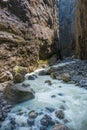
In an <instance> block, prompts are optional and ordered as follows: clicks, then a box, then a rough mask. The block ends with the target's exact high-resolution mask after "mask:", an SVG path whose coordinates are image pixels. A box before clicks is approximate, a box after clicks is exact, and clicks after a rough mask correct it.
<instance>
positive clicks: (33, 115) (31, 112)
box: [28, 110, 38, 119]
mask: <svg viewBox="0 0 87 130" xmlns="http://www.w3.org/2000/svg"><path fill="white" fill-rule="evenodd" d="M28 115H29V118H31V119H34V118H36V117H37V115H38V114H37V113H36V112H35V111H34V110H31V111H30V112H29V113H28Z"/></svg>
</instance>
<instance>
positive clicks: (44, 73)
mask: <svg viewBox="0 0 87 130" xmlns="http://www.w3.org/2000/svg"><path fill="white" fill-rule="evenodd" d="M39 75H40V76H44V75H49V73H48V72H47V71H46V70H41V71H40V72H39Z"/></svg>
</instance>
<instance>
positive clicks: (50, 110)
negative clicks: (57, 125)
mask: <svg viewBox="0 0 87 130" xmlns="http://www.w3.org/2000/svg"><path fill="white" fill-rule="evenodd" d="M46 110H48V111H49V112H54V110H55V109H54V108H51V107H46Z"/></svg>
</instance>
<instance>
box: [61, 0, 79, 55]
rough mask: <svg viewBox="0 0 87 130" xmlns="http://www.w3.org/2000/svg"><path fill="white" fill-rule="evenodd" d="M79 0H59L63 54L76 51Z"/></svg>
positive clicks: (70, 53) (71, 53)
mask: <svg viewBox="0 0 87 130" xmlns="http://www.w3.org/2000/svg"><path fill="white" fill-rule="evenodd" d="M76 7H77V0H60V1H59V30H60V44H61V48H62V54H63V56H72V55H73V54H74V53H75V32H76V30H75V16H76Z"/></svg>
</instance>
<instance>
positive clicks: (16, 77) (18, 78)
mask: <svg viewBox="0 0 87 130" xmlns="http://www.w3.org/2000/svg"><path fill="white" fill-rule="evenodd" d="M24 79H25V77H24V75H23V74H20V73H17V74H15V75H14V83H21V82H23V81H24Z"/></svg>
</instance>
